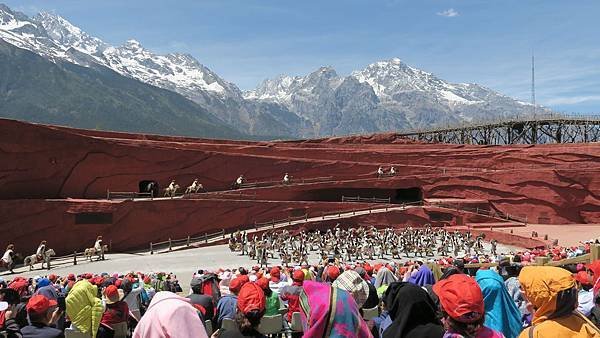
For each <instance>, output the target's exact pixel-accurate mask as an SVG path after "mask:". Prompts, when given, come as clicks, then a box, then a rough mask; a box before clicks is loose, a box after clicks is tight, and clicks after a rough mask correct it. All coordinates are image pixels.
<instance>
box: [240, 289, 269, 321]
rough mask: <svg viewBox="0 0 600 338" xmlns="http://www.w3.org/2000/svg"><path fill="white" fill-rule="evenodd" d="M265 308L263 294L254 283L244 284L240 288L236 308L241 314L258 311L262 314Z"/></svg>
mask: <svg viewBox="0 0 600 338" xmlns="http://www.w3.org/2000/svg"><path fill="white" fill-rule="evenodd" d="M265 306H266V299H265V293H264V292H263V290H262V289H261V288H260V286H258V285H256V284H255V283H246V284H244V286H242V289H241V290H240V293H239V294H238V299H237V308H238V310H239V311H241V312H242V313H244V314H246V313H248V312H251V311H254V310H258V311H259V312H264V311H265Z"/></svg>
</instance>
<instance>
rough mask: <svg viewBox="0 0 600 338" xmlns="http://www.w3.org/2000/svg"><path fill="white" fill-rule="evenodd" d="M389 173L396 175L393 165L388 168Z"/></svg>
mask: <svg viewBox="0 0 600 338" xmlns="http://www.w3.org/2000/svg"><path fill="white" fill-rule="evenodd" d="M390 175H391V176H394V175H396V168H394V167H393V166H392V167H391V168H390Z"/></svg>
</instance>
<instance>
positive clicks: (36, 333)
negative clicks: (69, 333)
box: [21, 323, 65, 338]
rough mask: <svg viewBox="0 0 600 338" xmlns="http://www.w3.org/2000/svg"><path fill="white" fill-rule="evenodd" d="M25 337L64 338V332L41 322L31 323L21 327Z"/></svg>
mask: <svg viewBox="0 0 600 338" xmlns="http://www.w3.org/2000/svg"><path fill="white" fill-rule="evenodd" d="M21 333H22V334H23V338H64V337H65V335H64V333H63V332H62V331H61V330H59V329H55V328H53V327H50V326H47V325H45V324H41V323H31V325H28V326H25V327H24V328H22V329H21Z"/></svg>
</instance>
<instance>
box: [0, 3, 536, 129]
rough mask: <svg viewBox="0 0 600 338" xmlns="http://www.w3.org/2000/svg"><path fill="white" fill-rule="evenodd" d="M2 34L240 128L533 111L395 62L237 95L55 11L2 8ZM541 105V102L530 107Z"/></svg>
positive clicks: (273, 83) (424, 121)
mask: <svg viewBox="0 0 600 338" xmlns="http://www.w3.org/2000/svg"><path fill="white" fill-rule="evenodd" d="M0 39H2V40H4V41H6V42H8V43H9V44H12V45H14V46H16V47H19V48H22V49H27V50H29V51H32V52H34V53H36V54H38V55H40V56H42V57H44V58H46V59H48V60H50V61H52V62H54V63H59V62H69V63H74V64H76V65H79V66H84V67H102V68H104V67H106V68H109V69H111V70H113V71H114V72H116V73H118V74H120V75H123V76H126V77H129V78H132V79H135V80H138V81H141V82H143V83H146V84H150V85H152V86H156V87H160V88H163V89H167V90H170V91H173V92H176V93H178V94H180V95H182V96H184V97H185V98H187V99H189V100H192V101H194V102H195V103H197V104H199V105H200V106H201V107H203V108H205V109H206V110H207V111H208V112H209V113H211V114H212V115H214V116H215V117H217V118H218V119H220V120H221V121H223V122H224V123H226V124H228V125H230V126H232V127H234V128H236V129H237V130H239V131H242V132H244V133H248V134H253V135H277V136H292V137H315V136H326V135H332V134H336V135H340V134H348V133H359V132H379V131H395V130H404V129H412V128H426V127H432V126H440V125H447V124H454V123H459V122H461V121H470V120H475V119H485V118H490V117H498V116H504V115H515V114H521V115H522V114H527V113H528V112H529V111H530V110H531V107H530V106H529V105H528V104H525V103H523V102H519V101H516V100H514V99H512V98H510V97H507V96H504V95H501V94H499V93H497V92H494V91H492V90H490V89H488V88H485V87H482V86H479V85H476V84H463V83H461V84H453V83H449V82H446V81H444V80H442V79H439V78H438V77H436V76H435V75H433V74H431V73H427V72H425V71H422V70H419V69H416V68H414V67H411V66H409V65H406V64H405V63H403V62H402V61H401V60H400V59H397V58H394V59H391V60H387V61H380V62H376V63H373V64H371V65H368V66H367V67H366V68H364V69H362V70H358V71H355V72H352V73H351V74H350V75H349V76H340V75H338V74H337V73H336V71H335V70H334V69H333V68H332V67H321V68H319V69H317V70H315V71H314V72H312V73H310V74H308V75H306V76H294V77H291V76H287V75H282V76H279V77H277V78H274V79H270V80H265V81H264V82H263V83H261V84H260V85H259V86H258V87H257V88H256V89H254V90H252V91H247V92H244V93H242V92H241V91H240V90H239V89H238V87H237V86H235V85H234V84H232V83H230V82H227V81H225V80H223V79H222V78H220V77H219V76H218V75H217V74H216V73H214V72H213V71H211V70H210V69H209V68H207V67H206V66H204V65H202V64H201V63H200V62H198V60H196V59H195V58H194V57H192V56H191V55H188V54H179V53H170V54H166V55H159V54H156V53H154V52H152V51H150V50H148V49H146V48H144V47H143V46H142V45H141V44H140V43H139V42H138V41H136V40H128V41H126V42H125V43H124V44H123V45H121V46H116V47H115V46H111V45H109V44H107V43H105V42H104V41H102V40H101V39H99V38H97V37H94V36H91V35H89V34H87V33H86V32H85V31H83V30H82V29H80V28H78V27H76V26H75V25H73V24H71V23H70V22H69V21H67V20H66V19H64V18H62V17H60V16H58V15H56V14H54V13H40V14H38V15H36V16H35V17H33V18H29V17H27V16H26V15H24V14H22V13H19V12H16V11H12V10H11V9H10V8H8V7H6V6H4V5H2V4H0ZM541 110H543V109H542V108H540V109H538V111H541Z"/></svg>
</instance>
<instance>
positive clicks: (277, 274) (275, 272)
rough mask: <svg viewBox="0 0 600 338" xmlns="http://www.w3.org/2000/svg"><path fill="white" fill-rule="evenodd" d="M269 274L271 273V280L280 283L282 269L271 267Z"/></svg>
mask: <svg viewBox="0 0 600 338" xmlns="http://www.w3.org/2000/svg"><path fill="white" fill-rule="evenodd" d="M269 275H271V281H273V282H274V283H278V282H279V280H280V279H281V271H279V268H273V269H271V271H270V273H269Z"/></svg>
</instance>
